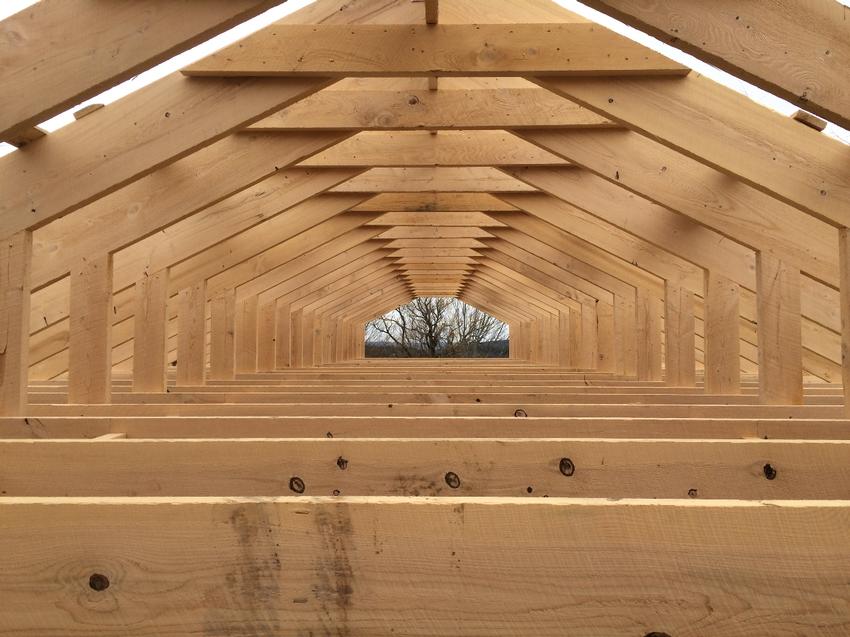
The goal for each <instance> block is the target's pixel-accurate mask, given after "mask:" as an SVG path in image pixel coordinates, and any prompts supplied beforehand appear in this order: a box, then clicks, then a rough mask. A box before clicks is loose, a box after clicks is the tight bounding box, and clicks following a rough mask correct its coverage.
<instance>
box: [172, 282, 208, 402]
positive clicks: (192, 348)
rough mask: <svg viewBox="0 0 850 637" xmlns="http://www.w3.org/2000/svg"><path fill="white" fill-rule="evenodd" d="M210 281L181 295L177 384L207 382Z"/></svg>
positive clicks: (199, 284) (180, 292)
mask: <svg viewBox="0 0 850 637" xmlns="http://www.w3.org/2000/svg"><path fill="white" fill-rule="evenodd" d="M206 287H207V286H206V280H205V279H201V280H200V281H196V282H195V283H193V284H192V285H190V286H187V287H185V288H183V289H182V290H180V291H179V292H178V294H177V384H178V385H203V384H204V380H205V379H206V367H207V358H206V298H207V293H206Z"/></svg>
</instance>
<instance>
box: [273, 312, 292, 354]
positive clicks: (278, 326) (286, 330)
mask: <svg viewBox="0 0 850 637" xmlns="http://www.w3.org/2000/svg"><path fill="white" fill-rule="evenodd" d="M290 307H291V304H290V303H289V302H288V301H283V300H281V299H278V302H277V320H276V322H275V332H276V334H275V349H276V350H277V353H276V355H275V366H276V367H277V368H278V369H283V368H286V367H289V366H290V365H291V364H292V349H291V342H290V333H291V328H292V323H291V320H290V317H289V308H290Z"/></svg>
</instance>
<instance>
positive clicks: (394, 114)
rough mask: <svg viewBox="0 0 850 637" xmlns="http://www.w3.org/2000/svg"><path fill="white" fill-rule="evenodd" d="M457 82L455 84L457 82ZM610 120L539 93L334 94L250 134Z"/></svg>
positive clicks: (314, 98)
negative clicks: (258, 131) (256, 132)
mask: <svg viewBox="0 0 850 637" xmlns="http://www.w3.org/2000/svg"><path fill="white" fill-rule="evenodd" d="M457 81H459V80H457ZM611 126H617V124H614V123H613V122H611V121H610V120H607V119H605V118H604V117H602V116H600V115H597V114H595V113H593V112H592V111H589V110H587V109H585V108H582V107H580V106H578V105H577V104H574V103H573V102H570V101H569V100H565V99H563V98H561V97H558V96H557V95H554V94H553V93H551V92H550V91H546V90H545V89H540V88H536V87H535V88H482V89H468V90H461V89H445V88H444V86H442V85H441V86H440V90H439V91H428V90H427V89H425V90H419V89H412V90H409V91H398V90H375V89H368V88H365V89H362V90H345V91H341V90H335V87H331V88H328V89H325V90H323V91H320V92H318V93H316V94H315V95H311V96H310V97H308V98H305V99H303V100H301V101H300V102H297V103H295V104H293V105H292V106H289V107H287V108H285V109H283V110H282V111H279V112H277V113H275V114H274V115H271V116H269V117H267V118H265V119H263V120H261V121H259V122H257V123H256V124H253V125H251V126H250V127H249V128H250V129H251V130H265V131H287V130H328V129H330V130H341V131H342V130H345V131H348V130H357V129H360V130H422V129H427V130H444V129H463V130H474V129H488V128H492V129H502V128H515V129H524V128H596V127H611Z"/></svg>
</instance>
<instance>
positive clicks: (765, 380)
mask: <svg viewBox="0 0 850 637" xmlns="http://www.w3.org/2000/svg"><path fill="white" fill-rule="evenodd" d="M756 285H757V290H756V301H757V306H758V345H759V347H758V349H759V402H761V404H763V405H802V404H803V342H802V338H803V337H802V334H803V332H802V319H801V317H800V271H799V270H798V269H797V268H794V267H792V266H790V265H788V264H787V263H786V262H784V261H781V260H780V259H777V258H776V257H774V256H772V255H770V254H767V253H764V252H758V253H757V254H756Z"/></svg>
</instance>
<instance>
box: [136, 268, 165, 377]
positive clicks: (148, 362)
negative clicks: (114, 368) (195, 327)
mask: <svg viewBox="0 0 850 637" xmlns="http://www.w3.org/2000/svg"><path fill="white" fill-rule="evenodd" d="M135 292H136V301H135V314H134V315H133V391H134V392H164V391H165V385H166V376H165V372H166V367H167V363H166V354H167V351H166V348H167V342H168V337H167V334H166V328H167V326H168V270H167V269H165V270H160V271H159V272H154V273H153V274H149V275H146V276H144V277H143V278H141V279H139V280H138V281H136V290H135Z"/></svg>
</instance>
